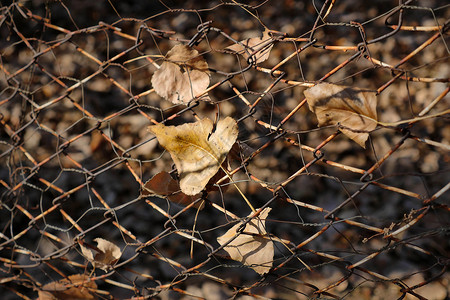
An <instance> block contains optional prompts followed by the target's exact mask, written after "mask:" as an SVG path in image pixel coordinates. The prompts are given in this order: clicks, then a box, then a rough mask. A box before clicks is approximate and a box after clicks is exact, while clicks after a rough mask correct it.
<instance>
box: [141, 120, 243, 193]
mask: <svg viewBox="0 0 450 300" xmlns="http://www.w3.org/2000/svg"><path fill="white" fill-rule="evenodd" d="M149 130H150V131H151V132H153V133H154V134H155V135H156V137H157V138H158V141H159V143H160V144H161V146H163V147H164V148H165V149H166V150H167V151H169V153H170V155H171V156H172V159H173V161H174V162H175V165H176V166H177V170H178V174H179V176H180V188H181V191H182V192H183V193H185V194H186V195H190V196H193V195H196V194H198V193H200V192H201V191H202V190H203V189H204V188H205V186H206V184H207V183H208V181H209V179H211V177H213V176H214V175H215V174H216V173H217V171H218V170H219V168H220V166H221V164H222V163H223V161H224V160H225V158H226V156H227V154H228V152H229V151H230V149H231V147H232V146H233V144H234V143H235V141H236V139H237V136H238V126H237V123H236V121H235V120H234V119H232V118H230V117H227V118H225V119H224V120H220V121H219V122H218V123H217V126H216V130H215V131H214V132H213V133H211V132H212V130H213V122H212V121H211V120H209V119H203V120H201V121H198V122H195V123H188V124H183V125H180V126H165V125H163V124H158V125H153V126H149ZM208 136H209V139H208Z"/></svg>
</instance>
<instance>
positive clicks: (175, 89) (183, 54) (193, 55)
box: [152, 44, 209, 104]
mask: <svg viewBox="0 0 450 300" xmlns="http://www.w3.org/2000/svg"><path fill="white" fill-rule="evenodd" d="M164 59H165V61H164V62H163V63H162V64H161V68H160V69H159V70H157V71H156V72H155V73H154V74H153V77H152V85H153V88H154V89H155V91H156V93H157V94H158V95H160V96H161V97H163V98H165V99H166V100H169V101H170V102H172V103H174V104H186V103H188V102H189V101H190V100H191V99H192V98H194V97H195V96H198V95H199V94H201V93H202V92H204V91H205V90H206V89H207V88H208V86H209V70H208V64H207V63H206V61H205V59H204V58H203V57H202V56H200V55H199V53H198V51H197V50H195V49H192V48H190V47H189V46H186V45H182V44H178V45H175V46H174V47H173V48H172V49H171V50H170V51H169V52H167V55H166V56H165V58H164ZM202 100H208V97H207V95H205V96H204V97H203V98H202Z"/></svg>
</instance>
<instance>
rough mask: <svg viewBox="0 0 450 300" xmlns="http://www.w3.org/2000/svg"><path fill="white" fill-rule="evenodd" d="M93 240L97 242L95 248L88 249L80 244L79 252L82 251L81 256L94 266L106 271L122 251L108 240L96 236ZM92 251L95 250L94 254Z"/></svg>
mask: <svg viewBox="0 0 450 300" xmlns="http://www.w3.org/2000/svg"><path fill="white" fill-rule="evenodd" d="M94 241H95V242H97V249H95V250H94V249H89V248H87V247H85V246H83V245H82V244H80V248H81V252H82V253H83V256H84V257H86V259H87V260H89V261H90V262H91V263H92V264H93V265H94V267H96V268H100V269H102V270H103V271H105V272H108V270H109V269H111V265H113V264H115V263H116V262H117V261H118V260H119V258H120V256H121V255H122V251H121V250H120V248H119V247H118V246H117V245H116V244H114V243H111V242H110V241H108V240H105V239H102V238H96V239H94ZM94 251H95V252H96V253H95V255H94Z"/></svg>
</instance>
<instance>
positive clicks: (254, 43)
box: [225, 28, 273, 63]
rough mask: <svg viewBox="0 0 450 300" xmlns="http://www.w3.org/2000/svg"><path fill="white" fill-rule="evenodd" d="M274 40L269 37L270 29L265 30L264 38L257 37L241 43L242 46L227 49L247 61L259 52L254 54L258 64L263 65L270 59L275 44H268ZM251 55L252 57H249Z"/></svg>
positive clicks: (235, 45) (237, 45) (236, 45)
mask: <svg viewBox="0 0 450 300" xmlns="http://www.w3.org/2000/svg"><path fill="white" fill-rule="evenodd" d="M270 40H272V39H271V37H270V35H269V29H267V28H266V29H265V30H264V32H263V36H262V37H255V38H251V39H246V40H243V41H241V43H242V44H243V45H244V46H242V45H241V44H234V45H231V46H229V47H227V48H225V49H227V50H232V51H233V52H235V53H237V54H239V55H242V56H243V57H244V58H245V59H248V58H249V57H250V55H251V54H252V53H254V52H255V51H257V50H258V52H257V53H255V54H254V59H256V63H262V62H263V61H266V60H267V59H268V58H269V54H270V50H272V47H273V44H270V45H267V44H266V42H267V41H270ZM249 54H250V55H249Z"/></svg>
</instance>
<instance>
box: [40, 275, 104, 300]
mask: <svg viewBox="0 0 450 300" xmlns="http://www.w3.org/2000/svg"><path fill="white" fill-rule="evenodd" d="M96 289H97V284H96V283H95V282H94V281H89V276H87V275H84V274H75V275H71V276H69V277H68V278H67V279H66V278H64V279H62V280H59V281H54V282H50V283H48V284H46V285H44V286H43V287H42V290H40V291H38V293H39V300H58V299H65V300H66V299H69V300H75V299H86V300H88V299H98V297H97V296H96V295H95V293H94V291H95V290H96Z"/></svg>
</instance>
